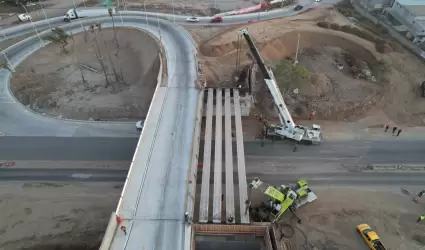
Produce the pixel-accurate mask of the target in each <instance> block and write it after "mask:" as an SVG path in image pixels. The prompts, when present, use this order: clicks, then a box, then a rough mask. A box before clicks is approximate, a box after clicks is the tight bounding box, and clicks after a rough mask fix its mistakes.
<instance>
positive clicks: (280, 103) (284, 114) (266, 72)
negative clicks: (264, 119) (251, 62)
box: [239, 29, 295, 129]
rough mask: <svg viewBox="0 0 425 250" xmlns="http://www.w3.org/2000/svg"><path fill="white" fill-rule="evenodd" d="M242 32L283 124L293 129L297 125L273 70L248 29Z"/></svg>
mask: <svg viewBox="0 0 425 250" xmlns="http://www.w3.org/2000/svg"><path fill="white" fill-rule="evenodd" d="M239 32H240V34H241V35H242V36H243V37H244V38H245V40H246V42H247V43H248V47H249V49H250V50H251V54H252V56H253V57H254V59H255V62H256V63H257V64H258V67H259V68H260V70H261V73H262V74H263V77H264V80H265V82H266V84H267V87H268V88H269V90H270V93H271V94H272V97H273V100H274V102H275V104H276V107H277V109H278V113H279V119H280V122H281V124H284V125H285V126H287V127H288V128H289V129H293V128H294V127H295V123H294V121H293V120H292V117H291V114H290V113H289V111H288V108H287V107H286V104H285V102H284V100H283V97H282V94H281V93H280V90H279V87H278V86H277V84H276V80H275V78H274V75H273V72H272V71H271V70H270V69H268V68H267V67H266V65H265V64H264V61H263V59H262V58H261V55H260V53H259V52H258V49H257V47H256V46H255V45H254V41H253V40H252V39H251V36H250V35H249V33H248V30H247V29H243V30H240V31H239Z"/></svg>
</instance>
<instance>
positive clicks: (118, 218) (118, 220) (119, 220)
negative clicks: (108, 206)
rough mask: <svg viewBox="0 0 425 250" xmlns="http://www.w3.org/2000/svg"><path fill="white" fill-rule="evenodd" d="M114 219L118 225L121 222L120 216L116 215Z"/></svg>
mask: <svg viewBox="0 0 425 250" xmlns="http://www.w3.org/2000/svg"><path fill="white" fill-rule="evenodd" d="M116 219H117V223H118V225H119V224H121V222H122V218H121V216H119V215H117V217H116Z"/></svg>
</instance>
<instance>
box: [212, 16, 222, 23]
mask: <svg viewBox="0 0 425 250" xmlns="http://www.w3.org/2000/svg"><path fill="white" fill-rule="evenodd" d="M221 22H223V18H222V17H221V16H216V17H214V18H213V19H211V23H221Z"/></svg>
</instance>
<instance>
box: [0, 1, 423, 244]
mask: <svg viewBox="0 0 425 250" xmlns="http://www.w3.org/2000/svg"><path fill="white" fill-rule="evenodd" d="M324 22H325V23H326V25H325V26H326V27H321V26H323V23H324ZM319 23H322V24H321V25H319ZM336 23H338V25H339V26H341V27H342V26H344V27H345V26H349V27H354V26H355V27H356V29H358V30H361V31H363V32H365V33H367V34H369V35H370V36H372V37H373V36H374V34H373V32H371V31H369V30H366V29H363V28H362V27H360V26H358V25H355V24H353V23H352V21H350V20H349V19H348V18H346V17H344V16H342V15H341V14H339V13H338V12H336V11H335V10H333V9H317V10H312V11H309V12H306V13H304V14H301V15H297V16H294V17H287V18H281V19H276V20H270V21H263V22H253V23H249V24H244V25H238V26H232V27H230V28H229V27H227V28H222V27H202V28H197V27H194V26H188V27H185V28H186V29H187V30H188V31H189V32H190V34H191V35H192V37H193V39H194V40H195V41H196V43H197V45H198V48H199V51H198V52H199V54H198V55H199V58H198V60H199V64H200V66H199V69H198V71H199V72H200V74H201V75H202V77H204V78H205V79H206V85H205V86H203V87H205V88H204V90H203V96H202V99H203V107H202V114H203V119H202V123H201V136H200V137H201V140H200V145H197V146H199V152H198V154H197V155H196V161H197V168H195V169H192V170H191V171H192V172H190V176H192V177H191V180H192V182H193V183H194V184H196V185H192V186H191V187H192V190H190V191H189V193H190V194H189V196H190V198H189V199H190V200H191V203H190V206H191V207H190V208H189V210H188V212H187V213H186V214H185V215H184V216H185V220H186V223H187V225H189V226H190V227H191V234H190V235H189V237H190V240H191V241H192V243H193V244H192V249H193V250H216V249H221V250H239V249H240V250H242V249H243V250H272V249H273V250H280V249H282V250H284V249H285V250H290V249H332V250H334V249H335V250H336V249H338V250H339V249H342V250H345V249H347V250H351V249H352V250H357V249H369V248H368V245H366V244H365V242H364V240H362V237H369V236H368V235H366V234H367V233H366V234H365V233H363V231H360V229H358V228H357V229H356V227H357V226H358V225H360V224H362V223H367V224H368V225H370V226H371V228H372V229H373V230H376V231H377V232H378V234H379V236H380V237H381V238H382V239H384V240H383V241H384V242H385V245H386V246H387V247H388V248H376V249H379V250H381V249H400V250H415V249H418V250H419V249H423V248H424V246H425V236H424V234H423V230H424V229H425V226H423V225H422V224H419V223H417V222H416V219H417V217H418V215H420V214H422V213H423V204H421V202H416V203H415V202H412V199H413V198H414V197H415V194H416V193H417V191H418V187H406V189H408V192H407V191H406V192H407V193H408V195H406V194H407V193H406V192H405V193H403V192H401V191H400V187H399V186H395V185H396V184H394V186H393V185H392V186H391V187H386V186H385V187H383V186H382V187H381V186H373V185H371V186H364V187H351V186H349V185H347V186H344V185H340V186H332V185H327V184H326V183H325V184H322V185H314V184H312V185H310V183H309V181H307V180H306V179H304V177H303V176H302V174H294V173H293V172H290V171H289V170H288V171H287V170H286V169H285V170H277V167H275V168H274V170H272V171H270V173H267V174H268V177H267V178H268V179H267V178H266V179H263V178H262V177H258V178H257V176H255V174H258V173H260V174H264V175H265V176H266V171H267V170H266V168H262V165H261V164H264V165H267V164H269V162H273V159H267V158H265V159H262V160H259V161H258V162H254V161H250V160H249V159H248V158H247V157H246V154H245V151H244V150H245V149H244V143H245V145H246V142H248V141H254V142H263V143H264V142H266V141H273V142H274V141H280V140H282V141H283V140H285V143H286V144H287V145H289V146H288V148H290V150H289V151H285V152H282V153H281V155H284V154H288V152H293V153H296V152H297V150H299V147H301V145H303V146H304V144H306V145H308V146H309V147H320V146H321V144H322V143H323V141H325V140H326V139H328V138H334V137H333V136H334V135H333V133H332V132H333V131H337V130H338V129H339V128H347V127H348V128H349V129H348V130H349V132H348V133H352V134H354V133H356V132H357V131H364V130H367V129H369V128H377V127H379V128H381V127H383V125H384V124H391V125H397V126H398V127H403V128H408V127H419V126H424V125H425V98H423V97H421V91H420V83H421V82H422V81H423V77H424V75H423V70H422V69H423V66H424V64H423V62H422V61H420V60H419V59H418V58H416V57H415V56H414V55H412V54H411V53H410V52H408V51H406V50H405V49H403V48H402V47H401V46H400V45H398V46H397V45H395V44H394V43H384V44H381V43H380V45H377V43H373V42H371V41H369V40H366V39H363V38H361V37H359V36H357V35H355V34H353V32H351V33H350V32H345V31H342V29H341V30H335V29H331V28H329V27H330V26H331V24H334V26H335V24H336ZM328 26H329V27H328ZM346 29H347V30H348V28H346ZM118 33H119V35H118V37H119V39H118V40H115V39H117V38H116V37H114V32H112V30H110V29H105V30H104V31H98V30H95V31H93V32H91V33H90V32H89V34H88V37H86V36H85V35H83V34H79V35H75V36H74V38H73V39H75V45H72V44H74V42H72V40H71V41H70V43H71V44H70V45H68V47H67V48H68V50H69V51H68V52H64V51H63V50H62V49H63V48H61V45H60V44H54V43H52V44H50V45H48V46H46V47H45V48H42V49H40V51H38V52H36V53H34V54H33V55H32V56H30V57H29V58H28V59H26V60H25V61H24V62H23V63H22V64H21V66H19V67H18V68H17V69H16V71H17V72H16V73H15V74H13V78H12V80H11V89H12V90H13V93H14V95H15V96H16V97H17V99H18V100H19V101H20V102H21V103H23V104H24V105H25V106H27V107H29V108H30V109H32V110H34V111H36V112H38V113H42V114H48V115H50V116H54V117H61V118H70V119H78V120H136V119H140V118H145V117H146V114H147V111H148V109H149V104H150V101H151V99H152V95H153V93H154V91H155V84H156V75H157V74H158V64H159V60H160V53H159V51H160V49H159V46H157V45H156V42H157V41H155V39H153V38H151V37H150V36H147V35H146V34H144V33H141V32H139V31H134V30H130V29H118ZM98 41H101V44H100V46H99V44H98V45H96V43H98ZM102 43H103V44H102ZM84 44H89V45H90V46H85V45H84ZM117 44H120V46H121V47H120V48H114V46H116V45H117ZM136 44H144V45H145V48H144V49H143V50H139V49H136V46H135V45H136ZM96 46H97V48H96ZM380 46H383V47H384V48H385V49H380ZM108 48H109V49H108ZM111 48H114V49H111ZM138 48H140V47H138ZM97 50H98V53H99V54H103V55H104V57H105V58H107V57H108V54H110V55H109V56H110V57H111V58H110V59H109V60H106V59H105V60H106V61H109V62H108V63H107V65H108V66H107V69H109V70H106V71H104V70H102V63H99V64H98V61H99V60H98V56H96V55H97V54H96V53H97V52H96V51H97ZM113 51H115V52H113ZM135 55H137V56H135ZM120 58H121V59H120ZM124 58H126V60H124ZM80 60H81V61H80ZM77 61H78V63H77V64H76V62H77ZM75 65H77V66H75ZM140 68H141V69H142V70H140ZM115 70H116V72H115ZM84 77H86V78H84ZM105 77H106V82H108V79H110V81H111V82H110V84H109V85H108V86H104V85H102V84H104V83H105V79H104V78H105ZM85 79H89V80H90V81H89V82H90V83H91V85H85V83H86V82H85V81H86V80H85ZM61 82H66V83H67V84H66V86H62V85H61V86H59V85H58V84H59V83H61ZM141 94H142V98H141ZM344 131H346V130H344ZM279 161H282V160H279V159H277V160H275V162H274V163H273V164H274V165H273V166H275V165H276V166H281V165H283V163H282V162H279ZM279 164H281V165H279ZM311 164H312V165H314V166H315V167H316V166H319V167H322V166H323V165H325V164H320V163H317V162H315V163H311ZM292 167H293V166H292ZM278 171H281V172H280V173H279V172H278ZM285 171H287V172H285ZM315 171H320V169H315ZM270 175H271V176H273V175H275V176H276V177H275V178H276V179H279V178H280V177H282V176H283V175H288V176H290V178H291V181H290V182H286V181H281V180H274V179H273V178H271V177H270ZM288 178H289V177H288ZM269 180H272V181H271V182H270V183H269V182H268V181H269ZM23 186H25V188H26V189H27V190H31V192H33V193H34V194H35V195H38V196H39V198H35V199H40V200H42V199H44V197H45V196H43V195H40V194H38V193H37V192H40V191H39V190H40V187H34V186H32V185H28V184H23ZM23 186H17V187H16V188H17V189H19V190H20V189H22V188H23ZM46 186H48V187H46ZM43 188H49V189H50V190H51V189H60V193H62V192H64V193H66V192H67V189H71V188H72V190H73V189H75V190H77V189H78V190H77V191H75V192H76V193H78V192H97V193H95V194H94V196H96V197H97V196H101V195H102V192H103V189H104V188H105V187H96V188H95V190H94V191H93V188H92V187H91V191H88V190H89V189H90V188H83V189H84V190H83V191H80V189H81V187H78V188H76V187H73V186H72V187H67V186H66V185H63V186H60V187H55V186H50V185H43ZM86 189H87V190H86ZM120 189H121V186H109V187H107V191H108V192H107V193H108V197H107V198H108V199H109V200H106V199H100V198H99V202H101V203H100V204H102V205H99V206H96V207H95V208H92V207H90V208H85V207H84V208H82V209H81V210H78V207H73V204H68V206H69V207H67V208H66V209H65V208H64V207H63V206H61V207H57V208H55V207H54V206H53V207H50V206H48V207H49V209H47V211H49V212H51V211H53V210H55V209H56V210H55V211H56V212H54V214H55V219H54V220H53V222H54V223H56V224H55V228H47V229H45V228H41V229H40V231H39V232H38V235H37V237H38V238H40V239H47V238H48V237H50V236H51V235H54V236H57V238H56V239H57V241H58V242H59V241H68V240H69V239H67V235H69V234H76V235H85V236H87V237H85V238H84V240H86V241H89V240H91V241H93V242H95V243H96V244H97V243H99V242H100V238H101V237H100V236H99V235H100V234H101V233H102V232H99V228H106V226H105V225H106V223H107V221H106V220H107V219H108V218H107V217H108V215H109V214H108V213H109V212H110V211H111V210H112V209H111V206H107V205H106V204H112V203H114V204H113V205H114V206H115V202H116V201H117V197H118V196H119V192H120ZM49 192H51V191H49ZM51 193H53V192H51ZM0 195H3V196H4V197H3V198H2V197H0V205H1V206H0V207H2V208H7V209H4V211H6V212H5V213H2V215H1V217H0V221H2V222H4V224H5V226H4V228H5V229H4V228H1V229H2V230H1V231H0V232H2V233H1V234H0V248H1V246H2V244H3V246H7V248H5V249H19V248H22V249H55V248H54V247H51V248H47V247H46V248H43V247H44V246H43V244H42V242H41V243H37V244H36V245H35V246H34V244H35V243H34V244H24V243H22V242H20V240H21V239H20V238H17V237H16V235H17V234H18V233H16V234H14V233H13V232H14V231H13V228H14V227H15V226H16V227H17V228H18V229H19V230H21V231H22V235H23V236H22V239H26V240H28V241H33V239H34V238H35V236H34V234H33V233H32V232H30V230H28V231H25V230H24V229H22V225H21V226H19V225H20V224H21V222H19V221H22V220H23V219H21V218H23V217H25V216H27V217H31V218H32V221H31V223H32V224H31V227H33V231H34V230H36V229H35V227H36V225H37V223H40V220H41V219H37V218H38V217H40V218H42V220H43V221H44V220H48V219H46V218H45V217H41V216H40V214H42V213H43V212H45V211H44V210H42V209H41V208H42V207H43V206H46V205H45V204H41V205H40V204H35V205H34V207H32V209H28V208H25V210H23V211H20V212H17V211H15V210H14V209H13V208H15V207H21V206H22V204H21V203H22V201H20V200H18V199H17V198H11V194H10V193H8V192H4V193H2V194H0ZM21 195H22V196H24V195H25V194H21ZM59 195H60V194H58V196H59ZM77 195H78V194H76V196H77ZM48 198H49V200H50V201H48V202H52V204H53V203H55V202H54V201H55V199H56V200H59V201H61V197H53V194H50V195H49V197H48ZM85 199H88V201H87V203H89V202H91V199H92V198H91V197H90V196H89V195H87V197H85ZM3 201H6V202H3ZM7 201H8V202H9V203H10V204H12V203H13V207H10V206H9V207H7V203H8V202H7ZM2 202H3V203H2ZM20 202H21V203H20ZM46 202H47V201H46ZM48 202H47V203H48ZM108 202H110V203H108ZM81 206H82V205H81ZM82 207H83V206H82ZM112 207H113V206H112ZM84 209H86V210H87V211H89V210H90V211H101V212H102V213H100V214H102V216H97V217H93V216H94V215H93V214H85V213H84ZM62 210H65V212H63V211H62ZM2 211H3V210H2ZM29 211H30V212H29ZM57 211H61V212H57ZM52 213H53V212H52ZM61 213H66V214H78V215H79V216H78V218H74V217H73V218H72V220H73V221H78V220H81V221H84V222H85V223H74V222H72V223H71V222H70V221H71V219H69V218H68V217H64V216H63V214H61ZM91 217H93V218H95V219H93V218H91ZM64 218H65V219H64ZM88 224H90V227H88V226H87V225H88ZM87 227H88V228H87ZM7 228H10V230H9V231H8V233H5V232H6V229H7ZM57 228H60V229H61V232H60V234H59V233H58V235H55V233H52V232H54V231H55V230H57ZM18 229H15V230H18ZM365 230H368V229H365ZM357 231H359V232H360V236H359V232H357ZM81 232H83V233H81ZM368 232H371V231H368ZM363 235H365V236H363ZM375 235H376V234H375ZM87 238H89V239H87ZM365 239H366V238H365ZM73 240H74V243H75V241H78V239H73ZM366 241H367V240H366ZM372 241H373V242H372ZM5 242H6V243H5ZM370 242H371V243H370V244H378V243H379V244H380V238H379V237H378V238H375V239H372V240H370ZM96 244H94V245H95V246H93V244H92V245H90V246H85V245H84V244H81V245H79V244H75V249H97V247H98V246H97V245H96ZM99 244H100V243H99ZM29 245H31V247H32V248H24V247H27V246H29ZM49 247H50V246H49ZM370 248H371V249H372V247H370ZM60 249H65V248H60Z"/></svg>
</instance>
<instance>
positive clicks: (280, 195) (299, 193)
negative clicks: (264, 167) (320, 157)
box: [250, 178, 317, 223]
mask: <svg viewBox="0 0 425 250" xmlns="http://www.w3.org/2000/svg"><path fill="white" fill-rule="evenodd" d="M250 187H251V188H252V189H259V190H260V191H262V192H263V193H264V194H265V195H267V196H268V197H269V199H268V200H267V201H266V202H264V203H262V204H261V205H260V206H259V207H256V208H254V210H255V212H256V213H255V214H257V217H259V220H260V221H265V220H268V221H271V222H273V223H274V222H277V221H279V220H280V219H281V218H282V215H283V214H284V213H285V212H286V211H287V210H288V209H289V210H291V211H295V210H296V209H298V208H299V207H301V206H303V205H305V204H306V203H309V202H312V201H314V200H316V199H317V196H316V195H315V194H314V193H313V192H312V191H311V190H310V188H309V187H308V183H307V181H306V180H303V179H300V180H298V181H297V184H296V185H295V186H294V187H289V186H285V185H281V186H280V187H274V186H272V185H268V184H266V183H264V182H262V181H261V180H260V179H258V178H256V179H254V180H253V181H252V182H251V183H250Z"/></svg>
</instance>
